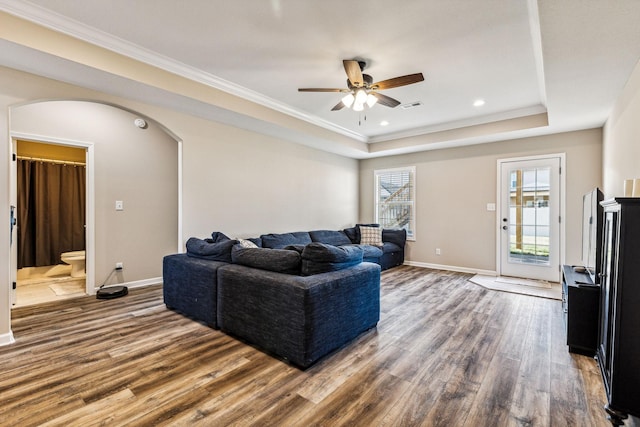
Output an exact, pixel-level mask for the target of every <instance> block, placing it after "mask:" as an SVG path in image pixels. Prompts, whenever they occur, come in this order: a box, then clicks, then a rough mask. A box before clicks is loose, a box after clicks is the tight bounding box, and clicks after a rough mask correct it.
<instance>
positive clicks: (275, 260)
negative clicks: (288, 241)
mask: <svg viewBox="0 0 640 427" xmlns="http://www.w3.org/2000/svg"><path fill="white" fill-rule="evenodd" d="M231 259H232V261H233V263H234V264H240V265H244V266H247V267H253V268H259V269H261V270H269V271H275V272H277V273H285V274H296V275H299V274H300V267H301V262H300V259H301V258H300V254H299V253H298V252H297V251H291V250H287V249H267V248H243V247H242V246H241V245H235V246H234V247H233V250H232V251H231Z"/></svg>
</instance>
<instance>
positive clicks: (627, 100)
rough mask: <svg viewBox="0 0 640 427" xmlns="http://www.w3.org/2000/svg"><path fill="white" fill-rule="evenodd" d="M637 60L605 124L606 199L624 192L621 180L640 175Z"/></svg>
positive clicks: (639, 88) (639, 104)
mask: <svg viewBox="0 0 640 427" xmlns="http://www.w3.org/2000/svg"><path fill="white" fill-rule="evenodd" d="M638 117H640V62H638V64H637V65H636V67H635V69H634V71H633V73H632V74H631V76H630V78H629V80H628V81H627V84H626V86H625V88H624V89H623V91H622V94H621V95H620V97H618V100H617V101H616V104H615V105H614V108H613V110H612V112H611V115H610V116H609V119H608V120H607V123H606V124H605V126H604V142H603V159H602V168H603V181H604V182H603V184H604V195H605V198H611V197H621V196H623V195H624V184H623V183H624V180H625V179H634V178H640V120H638Z"/></svg>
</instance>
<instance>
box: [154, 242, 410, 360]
mask: <svg viewBox="0 0 640 427" xmlns="http://www.w3.org/2000/svg"><path fill="white" fill-rule="evenodd" d="M352 231H353V230H352ZM394 231H395V230H394ZM383 236H386V238H387V241H385V242H384V245H385V246H386V252H385V249H384V247H382V246H381V247H374V246H371V245H361V244H359V243H354V241H353V240H352V239H350V238H349V237H348V234H347V233H345V231H339V232H333V231H328V230H318V231H312V232H296V233H282V234H265V235H262V236H260V237H259V238H254V239H248V240H250V241H251V242H252V243H253V244H254V245H251V244H249V243H247V241H239V240H231V239H229V238H227V237H226V236H224V235H222V234H221V233H213V235H212V239H206V240H201V239H195V238H192V239H189V241H188V242H187V253H186V254H174V255H168V256H166V257H165V258H164V260H163V278H164V287H163V293H164V301H165V304H166V306H167V307H168V308H170V309H173V310H175V311H178V312H180V313H182V314H185V315H187V316H189V317H191V318H194V319H196V320H199V321H201V322H203V323H205V324H207V325H209V326H211V327H213V328H219V329H221V330H222V331H224V332H226V333H228V334H230V335H233V336H235V337H238V338H241V339H243V340H245V341H247V342H249V343H251V344H254V345H256V346H257V347H259V348H261V349H263V350H265V351H268V352H270V353H273V354H275V355H277V356H279V357H281V358H283V359H285V360H287V361H289V362H291V363H292V364H294V365H297V366H299V367H301V368H306V367H308V366H310V365H311V364H313V363H314V362H316V361H317V360H318V359H320V358H321V357H323V356H325V355H326V354H328V353H330V352H332V351H334V350H336V349H338V348H340V347H342V346H344V345H345V344H347V343H348V342H350V341H351V340H353V339H354V338H355V337H357V336H358V335H360V334H361V333H363V332H365V331H367V330H369V329H371V328H373V327H375V326H376V324H377V322H378V320H379V318H380V271H381V267H382V265H385V266H387V268H389V266H392V265H398V264H401V263H402V261H403V259H404V236H405V235H404V231H395V233H394V232H390V233H386V234H385V233H383ZM355 237H357V238H358V241H359V236H357V235H356V236H355ZM345 238H346V239H347V240H345ZM394 238H395V240H394V241H391V240H392V239H394ZM319 240H324V241H323V242H321V241H319ZM399 244H401V245H402V246H400V245H399ZM248 246H253V247H248ZM400 256H401V257H402V258H401V259H400V258H399V257H400ZM371 261H374V262H371Z"/></svg>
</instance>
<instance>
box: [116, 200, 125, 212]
mask: <svg viewBox="0 0 640 427" xmlns="http://www.w3.org/2000/svg"><path fill="white" fill-rule="evenodd" d="M116 210H117V211H123V210H124V202H123V201H122V200H116Z"/></svg>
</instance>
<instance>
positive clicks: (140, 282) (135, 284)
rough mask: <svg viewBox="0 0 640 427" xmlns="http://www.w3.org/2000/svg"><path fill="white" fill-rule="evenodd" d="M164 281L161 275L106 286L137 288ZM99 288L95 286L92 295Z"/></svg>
mask: <svg viewBox="0 0 640 427" xmlns="http://www.w3.org/2000/svg"><path fill="white" fill-rule="evenodd" d="M161 283H162V276H161V277H152V278H150V279H143V280H134V281H133V282H124V283H113V284H111V285H106V286H105V287H109V286H126V287H127V288H129V289H135V288H142V287H145V286H150V285H158V284H161ZM98 289H100V288H95V289H94V290H93V293H92V295H95V294H96V292H97V291H98Z"/></svg>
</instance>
